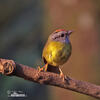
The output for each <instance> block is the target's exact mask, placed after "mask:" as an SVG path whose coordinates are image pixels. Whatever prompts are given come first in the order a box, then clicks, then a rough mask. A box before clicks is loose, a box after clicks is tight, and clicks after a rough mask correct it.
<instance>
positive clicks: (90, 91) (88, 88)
mask: <svg viewBox="0 0 100 100" xmlns="http://www.w3.org/2000/svg"><path fill="white" fill-rule="evenodd" d="M0 72H1V73H2V74H4V75H7V76H17V77H21V78H24V79H26V80H29V81H33V82H36V83H39V84H45V85H52V86H57V87H60V88H64V89H69V90H72V91H75V92H78V93H82V94H86V95H89V96H92V97H94V98H98V99H100V86H97V85H94V84H91V83H88V82H84V81H79V80H75V79H73V78H70V77H68V76H67V77H66V79H65V80H63V79H62V78H61V77H60V76H59V74H55V73H51V72H39V71H38V70H36V69H34V68H31V67H29V66H26V65H22V64H18V63H16V62H14V61H13V60H6V59H0Z"/></svg>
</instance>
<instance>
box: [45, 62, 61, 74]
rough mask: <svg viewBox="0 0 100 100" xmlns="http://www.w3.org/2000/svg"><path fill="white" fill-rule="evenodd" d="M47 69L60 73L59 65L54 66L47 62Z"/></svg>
mask: <svg viewBox="0 0 100 100" xmlns="http://www.w3.org/2000/svg"><path fill="white" fill-rule="evenodd" d="M47 71H48V72H53V73H56V74H60V70H59V67H55V66H52V65H49V64H48V67H47Z"/></svg>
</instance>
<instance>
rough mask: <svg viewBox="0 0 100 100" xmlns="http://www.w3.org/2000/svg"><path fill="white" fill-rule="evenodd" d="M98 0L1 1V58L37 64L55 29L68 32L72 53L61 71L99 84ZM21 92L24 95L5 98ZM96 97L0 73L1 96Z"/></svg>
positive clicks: (41, 99) (31, 99)
mask: <svg viewBox="0 0 100 100" xmlns="http://www.w3.org/2000/svg"><path fill="white" fill-rule="evenodd" d="M99 27H100V0H0V57H1V58H6V59H13V60H15V61H16V62H18V63H22V64H25V65H29V66H32V67H35V68H36V67H37V66H38V65H40V66H41V65H43V63H42V60H41V55H42V49H43V46H44V44H45V42H46V40H47V38H48V36H49V35H50V33H51V32H53V31H54V30H56V29H59V28H60V29H62V28H63V29H66V30H73V31H74V32H73V34H72V35H71V37H70V40H71V43H72V55H71V57H70V59H69V61H68V62H67V63H66V64H64V66H65V67H63V69H62V70H63V72H64V74H66V75H69V76H71V77H73V78H75V79H78V80H83V81H88V82H91V83H94V84H98V85H100V76H99V74H100V61H99V59H100V34H99V33H100V28H99ZM8 91H22V92H23V93H25V94H26V95H27V97H25V98H9V97H8ZM19 99H21V100H25V99H26V100H96V99H94V98H92V97H89V96H86V95H82V94H79V93H75V92H72V91H69V90H64V89H61V88H58V87H52V86H44V85H39V84H36V83H33V82H29V81H26V80H24V79H21V78H18V77H6V76H4V75H0V100H19Z"/></svg>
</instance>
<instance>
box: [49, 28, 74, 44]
mask: <svg viewBox="0 0 100 100" xmlns="http://www.w3.org/2000/svg"><path fill="white" fill-rule="evenodd" d="M71 33H72V31H71V30H69V31H65V30H63V29H58V30H56V31H54V32H53V33H52V34H51V35H50V36H49V39H50V40H53V41H60V42H64V43H69V42H70V41H69V35H70V34H71Z"/></svg>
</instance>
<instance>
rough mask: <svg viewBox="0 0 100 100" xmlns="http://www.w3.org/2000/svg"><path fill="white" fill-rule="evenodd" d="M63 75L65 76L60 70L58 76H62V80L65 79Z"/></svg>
mask: <svg viewBox="0 0 100 100" xmlns="http://www.w3.org/2000/svg"><path fill="white" fill-rule="evenodd" d="M65 77H66V76H65V75H64V74H63V73H62V72H61V73H60V78H62V80H63V81H64V80H65Z"/></svg>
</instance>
